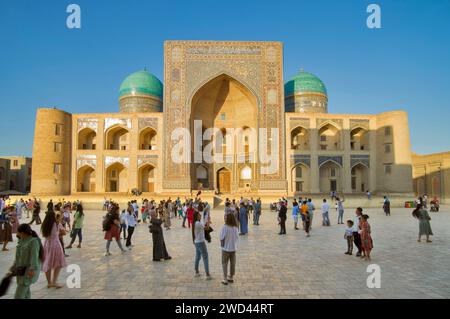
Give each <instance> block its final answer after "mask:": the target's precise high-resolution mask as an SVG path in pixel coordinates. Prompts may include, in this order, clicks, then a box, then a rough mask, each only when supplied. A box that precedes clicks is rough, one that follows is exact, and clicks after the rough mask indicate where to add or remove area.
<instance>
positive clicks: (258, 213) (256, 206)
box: [253, 198, 262, 226]
mask: <svg viewBox="0 0 450 319" xmlns="http://www.w3.org/2000/svg"><path fill="white" fill-rule="evenodd" d="M261 206H262V205H261V199H259V198H258V199H257V200H256V202H255V204H254V212H253V225H256V226H259V218H260V217H261V210H262V207H261Z"/></svg>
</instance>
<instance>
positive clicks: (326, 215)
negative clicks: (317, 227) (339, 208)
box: [321, 198, 330, 226]
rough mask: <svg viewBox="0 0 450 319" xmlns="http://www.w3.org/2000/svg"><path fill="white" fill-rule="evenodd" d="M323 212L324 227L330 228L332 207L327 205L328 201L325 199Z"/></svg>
mask: <svg viewBox="0 0 450 319" xmlns="http://www.w3.org/2000/svg"><path fill="white" fill-rule="evenodd" d="M321 210H322V226H330V217H329V212H330V205H329V204H328V203H327V200H326V199H325V198H324V199H323V204H322V207H321Z"/></svg>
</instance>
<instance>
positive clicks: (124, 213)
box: [119, 209, 128, 240]
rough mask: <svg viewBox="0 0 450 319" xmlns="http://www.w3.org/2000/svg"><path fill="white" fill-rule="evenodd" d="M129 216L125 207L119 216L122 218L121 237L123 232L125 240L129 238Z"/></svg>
mask: <svg viewBox="0 0 450 319" xmlns="http://www.w3.org/2000/svg"><path fill="white" fill-rule="evenodd" d="M127 216H128V213H127V211H126V210H125V209H124V210H122V212H121V213H120V217H119V218H120V229H119V237H120V235H121V234H122V232H123V240H127Z"/></svg>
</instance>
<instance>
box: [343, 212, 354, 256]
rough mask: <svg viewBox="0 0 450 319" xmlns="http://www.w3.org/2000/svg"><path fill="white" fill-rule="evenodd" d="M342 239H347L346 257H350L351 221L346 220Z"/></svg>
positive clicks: (351, 245)
mask: <svg viewBox="0 0 450 319" xmlns="http://www.w3.org/2000/svg"><path fill="white" fill-rule="evenodd" d="M344 238H345V239H347V252H346V253H345V254H346V255H351V254H352V252H353V221H352V220H347V228H346V229H345V235H344Z"/></svg>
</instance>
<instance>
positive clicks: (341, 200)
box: [336, 197, 345, 224]
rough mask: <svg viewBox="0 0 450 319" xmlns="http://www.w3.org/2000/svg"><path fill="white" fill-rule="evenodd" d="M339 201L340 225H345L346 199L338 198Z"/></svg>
mask: <svg viewBox="0 0 450 319" xmlns="http://www.w3.org/2000/svg"><path fill="white" fill-rule="evenodd" d="M336 201H337V210H338V214H339V215H338V224H343V223H344V204H343V203H344V202H345V199H344V198H339V197H337V198H336Z"/></svg>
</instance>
